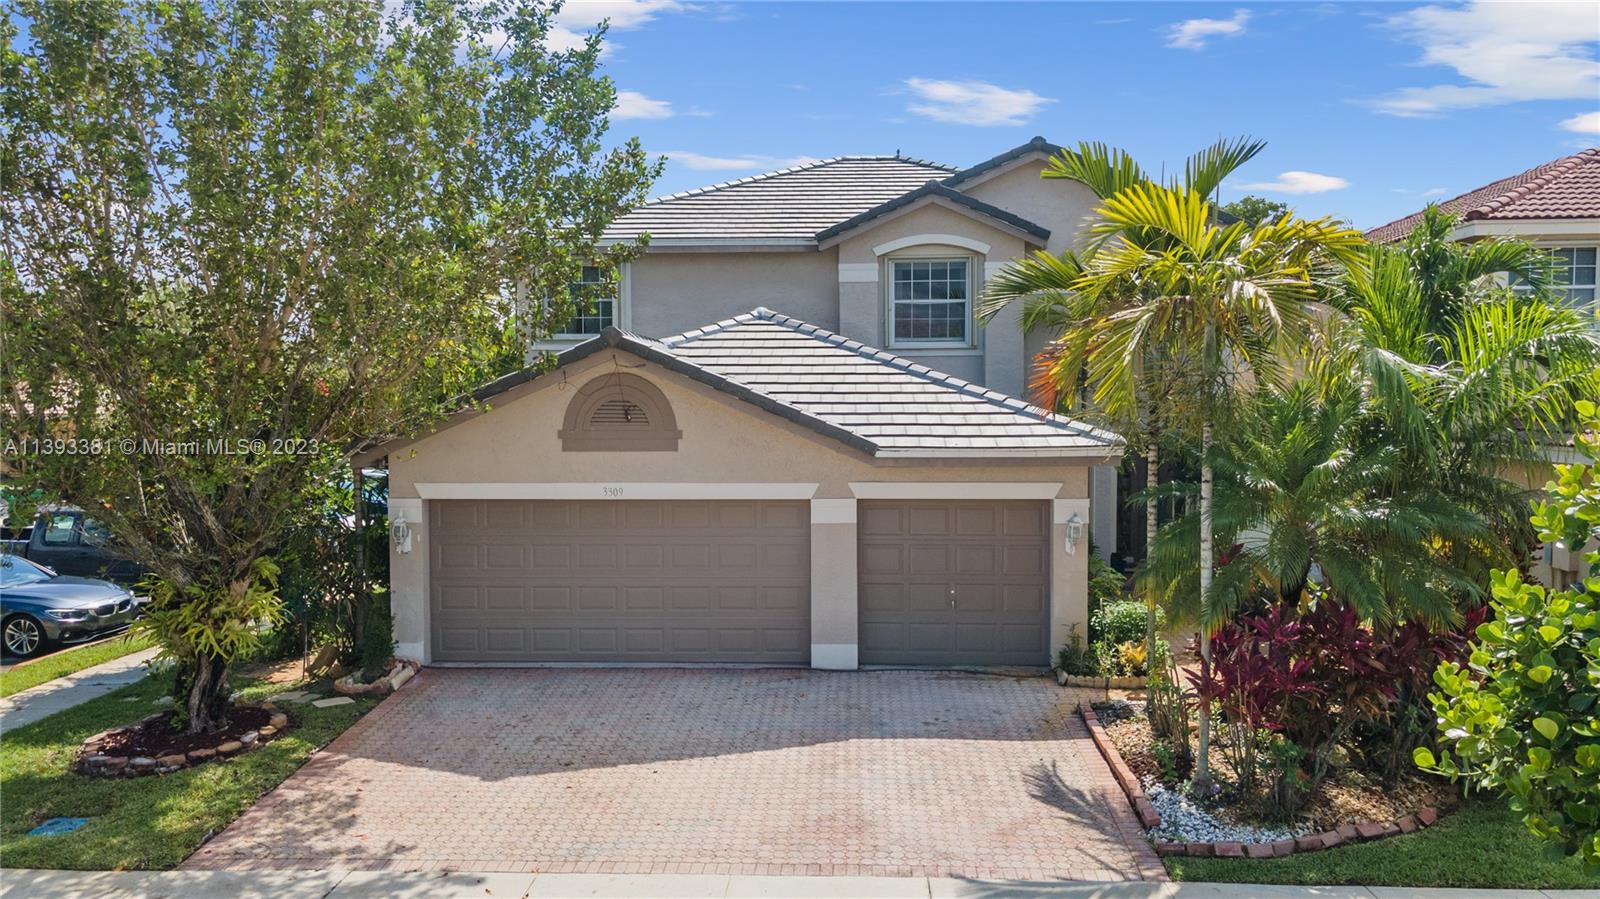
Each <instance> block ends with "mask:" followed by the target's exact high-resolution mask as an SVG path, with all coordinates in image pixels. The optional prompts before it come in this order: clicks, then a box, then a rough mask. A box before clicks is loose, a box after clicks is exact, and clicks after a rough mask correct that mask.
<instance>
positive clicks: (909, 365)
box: [729, 306, 1108, 436]
mask: <svg viewBox="0 0 1600 899" xmlns="http://www.w3.org/2000/svg"><path fill="white" fill-rule="evenodd" d="M758 312H759V313H763V314H761V315H760V316H759V317H761V318H763V319H766V320H768V321H773V322H776V323H778V324H781V325H784V326H785V327H788V328H790V329H791V330H794V331H796V332H799V333H804V334H807V335H809V336H811V337H813V338H816V339H818V340H821V341H822V342H825V343H828V344H831V345H833V346H836V347H839V348H841V349H846V348H847V347H846V346H845V345H846V344H850V343H853V344H855V345H856V346H857V347H860V348H862V349H871V350H873V351H874V352H872V353H865V352H862V351H861V349H853V350H851V352H853V353H855V354H856V355H858V356H863V357H865V358H869V359H872V360H873V361H875V362H880V363H883V364H885V365H889V366H892V367H894V368H898V369H900V370H901V371H904V372H906V373H907V374H912V375H916V376H917V377H919V378H921V379H922V380H924V381H929V382H931V383H934V384H942V385H943V386H945V387H948V388H950V389H952V390H955V391H956V392H958V393H961V394H963V395H966V396H972V397H977V398H978V399H982V400H984V401H986V402H989V403H991V404H993V405H996V406H1000V407H1001V408H1004V409H1008V410H1011V411H1013V412H1018V413H1021V414H1024V415H1027V416H1029V417H1031V418H1034V419H1037V420H1038V421H1040V422H1043V423H1046V424H1052V425H1060V426H1063V427H1065V428H1067V429H1070V430H1074V431H1077V432H1078V433H1089V434H1095V435H1097V436H1098V435H1100V434H1106V433H1108V432H1105V431H1102V430H1101V429H1100V428H1096V427H1093V426H1092V425H1086V424H1084V423H1082V422H1079V421H1075V420H1073V419H1070V418H1066V417H1064V416H1061V415H1057V414H1056V413H1054V412H1051V411H1049V410H1047V409H1044V408H1043V407H1040V406H1036V405H1034V404H1033V403H1029V402H1027V401H1025V400H1021V399H1018V398H1017V397H1014V396H1010V395H1009V394H1005V393H1001V392H1000V391H998V390H992V389H990V388H988V387H984V386H982V385H980V384H974V383H972V382H971V381H968V380H965V379H963V378H958V377H956V376H955V375H952V374H949V373H947V372H942V371H938V370H937V369H934V368H930V367H929V366H926V365H923V364H922V363H920V362H913V361H911V360H910V359H907V358H905V357H903V356H898V355H895V354H894V353H891V352H889V351H888V350H885V349H882V348H879V347H868V346H867V345H866V344H864V343H861V342H860V341H856V340H852V339H851V338H848V337H845V336H843V335H841V334H836V333H834V332H832V331H829V330H827V329H825V328H821V327H818V326H817V325H813V324H811V323H810V322H806V321H802V320H800V319H798V318H794V317H793V316H789V315H785V314H783V313H781V312H774V311H772V310H771V309H768V308H766V307H765V306H758V307H757V308H756V309H755V310H752V311H751V312H750V313H747V314H750V315H756V314H757V313H758ZM729 321H732V320H731V319H730V320H729Z"/></svg>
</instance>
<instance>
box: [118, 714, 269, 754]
mask: <svg viewBox="0 0 1600 899" xmlns="http://www.w3.org/2000/svg"><path fill="white" fill-rule="evenodd" d="M175 714H176V713H175V712H162V713H161V714H159V715H155V716H153V717H151V718H146V719H145V720H144V722H143V723H142V724H141V725H140V726H139V727H136V728H127V729H125V730H119V731H114V732H112V733H110V734H108V735H107V736H106V738H105V740H104V741H102V742H101V744H100V751H101V752H104V753H106V754H107V755H126V756H138V755H145V756H150V757H151V758H159V757H160V756H164V755H175V754H185V755H186V754H188V753H189V752H190V751H191V750H194V749H207V748H210V749H214V748H216V747H218V746H220V745H222V744H223V743H226V742H228V741H229V740H237V739H239V738H240V737H242V736H244V735H245V734H247V733H249V732H250V731H256V732H257V733H259V732H260V731H261V729H262V728H263V727H266V726H267V725H269V724H270V723H271V722H272V712H270V711H268V710H267V709H265V708H263V707H262V706H258V705H247V706H236V707H234V709H233V710H232V711H230V712H229V713H228V726H227V727H225V728H223V729H222V730H220V731H217V732H216V733H210V734H185V733H183V732H181V731H179V730H178V729H177V728H176V727H174V726H173V724H172V719H173V716H174V715H175Z"/></svg>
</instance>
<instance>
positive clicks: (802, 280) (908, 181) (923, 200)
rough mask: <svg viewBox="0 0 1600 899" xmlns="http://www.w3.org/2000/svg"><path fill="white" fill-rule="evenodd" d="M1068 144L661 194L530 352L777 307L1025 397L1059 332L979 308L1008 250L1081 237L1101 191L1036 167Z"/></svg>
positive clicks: (872, 164) (1103, 518) (1111, 513)
mask: <svg viewBox="0 0 1600 899" xmlns="http://www.w3.org/2000/svg"><path fill="white" fill-rule="evenodd" d="M1059 151H1060V147H1058V146H1056V145H1054V144H1052V143H1049V142H1048V141H1046V140H1045V139H1044V138H1042V137H1036V138H1034V139H1033V140H1031V141H1029V142H1028V143H1026V144H1023V145H1022V146H1019V147H1015V148H1013V149H1011V150H1008V151H1006V152H1004V153H1001V154H1000V155H998V156H996V157H994V158H993V159H990V160H988V161H986V162H983V163H980V164H978V165H975V166H972V167H970V168H966V169H959V170H958V169H955V168H953V167H951V166H945V165H940V164H937V163H932V162H925V161H922V160H918V159H910V158H906V157H903V156H899V155H896V156H844V157H839V158H836V159H828V160H823V161H821V162H816V163H810V164H807V165H801V166H796V167H794V168H790V169H784V170H782V171H778V172H771V173H768V174H764V175H756V176H753V177H749V178H742V179H740V180H737V181H731V182H728V183H725V184H717V185H713V186H711V187H706V188H700V189H698V190H691V191H686V192H683V193H679V194H673V195H672V196H668V197H662V198H660V199H656V200H652V201H650V202H649V203H646V204H645V205H644V206H641V207H640V208H638V209H636V210H634V211H633V212H631V213H629V214H627V215H625V216H623V217H622V218H620V219H618V220H617V221H616V222H615V223H614V224H613V225H612V227H611V228H609V229H607V231H606V232H605V235H604V238H603V242H605V243H613V242H632V241H635V240H638V239H639V238H641V237H643V236H644V235H647V234H648V235H649V246H648V250H647V252H645V254H644V255H643V256H642V257H641V258H639V259H638V260H636V261H634V262H632V263H630V264H628V265H626V266H624V267H623V269H622V271H621V272H620V275H619V276H620V283H619V284H618V285H617V287H618V289H617V291H616V296H615V297H614V298H611V299H607V300H601V301H599V302H598V303H596V304H594V307H593V308H592V309H587V310H584V311H585V312H586V313H587V314H583V315H580V316H578V317H577V318H576V319H574V320H573V322H572V323H571V324H570V325H569V326H568V328H567V333H564V334H558V335H556V336H554V337H553V338H551V339H550V340H548V341H545V342H542V343H539V344H536V345H535V347H534V348H533V349H534V350H535V351H552V352H559V351H560V350H562V349H564V348H567V347H570V346H572V345H574V344H575V343H577V342H578V341H580V340H583V339H586V338H588V337H591V336H593V335H595V334H598V333H599V332H600V330H601V329H602V328H604V327H606V326H607V325H616V326H618V327H620V328H622V329H624V330H627V331H631V332H633V333H636V334H641V335H644V336H649V337H660V336H664V335H668V334H675V333H678V332H681V331H685V330H688V329H691V328H695V327H698V326H699V325H701V324H703V323H705V322H709V321H717V320H719V319H723V318H727V317H728V316H732V315H736V314H739V313H741V312H744V311H746V310H748V309H750V308H752V307H754V306H767V307H770V308H772V309H774V310H776V311H777V312H780V313H783V314H785V315H792V316H794V317H796V318H799V319H802V320H804V321H807V322H810V323H811V324H814V325H816V326H818V327H821V328H826V329H828V330H830V331H834V332H836V333H838V334H841V335H843V336H844V337H847V338H850V339H852V340H859V341H861V342H862V343H865V344H867V345H869V346H876V347H883V348H885V349H887V350H889V351H891V352H893V353H895V354H897V355H899V356H902V357H904V358H906V359H910V360H913V361H915V362H918V363H921V364H923V365H926V366H928V367H929V368H931V369H934V370H936V371H942V372H947V373H949V374H952V375H954V376H956V377H959V378H962V379H964V380H967V381H970V382H972V383H974V384H981V385H983V386H985V387H989V388H991V389H993V390H998V391H1000V392H1002V393H1006V394H1009V395H1012V396H1023V395H1024V390H1025V385H1026V383H1027V380H1028V373H1029V367H1030V362H1031V360H1032V359H1033V357H1034V355H1035V354H1037V353H1038V352H1039V351H1040V350H1041V349H1043V348H1044V347H1045V345H1046V343H1047V342H1048V340H1049V339H1050V337H1051V336H1052V335H1049V334H1045V333H1042V332H1037V331H1036V332H1031V333H1027V334H1024V333H1023V332H1022V330H1021V328H1020V327H1019V325H1018V315H1019V310H1018V309H1016V308H1012V309H1008V310H1006V311H1005V312H1003V313H1002V314H1001V315H1000V316H998V317H997V318H996V319H995V320H994V321H992V322H991V323H990V324H989V325H988V326H987V327H982V326H979V324H978V323H977V322H976V321H974V318H973V311H974V309H975V307H976V305H977V298H978V296H979V294H980V293H981V292H982V289H983V284H984V282H985V281H986V280H987V279H988V278H989V277H990V276H992V275H993V274H994V273H995V272H996V271H998V270H999V269H1000V267H1001V266H1003V265H1004V264H1005V263H1006V262H1007V261H1009V260H1011V259H1015V258H1017V257H1019V256H1022V255H1024V254H1026V253H1029V252H1031V251H1034V250H1039V249H1047V250H1050V251H1052V252H1059V251H1061V250H1062V249H1065V248H1067V247H1072V246H1075V245H1077V243H1078V241H1079V239H1080V237H1081V231H1082V229H1083V227H1084V224H1085V222H1086V220H1087V219H1088V218H1089V216H1090V215H1091V213H1092V212H1093V210H1094V208H1095V206H1096V205H1097V203H1096V199H1095V197H1094V195H1093V193H1092V192H1091V191H1089V190H1088V189H1087V188H1085V187H1083V186H1082V185H1079V184H1075V183H1072V182H1069V181H1064V180H1050V181H1044V180H1041V178H1040V177H1039V175H1040V172H1041V171H1042V170H1043V169H1044V168H1045V165H1046V160H1047V159H1048V158H1049V157H1050V156H1051V155H1053V154H1055V153H1057V152H1059ZM599 274H600V273H599V272H598V271H593V270H591V271H587V272H585V277H586V278H592V279H598V278H599ZM1115 462H1116V460H1113V464H1110V465H1104V466H1099V467H1098V468H1097V470H1096V471H1095V472H1094V474H1093V481H1094V486H1093V491H1092V494H1093V500H1094V511H1093V519H1094V520H1093V525H1092V536H1093V538H1094V542H1095V545H1096V547H1097V549H1098V550H1099V551H1100V553H1101V554H1102V555H1104V556H1105V557H1107V558H1111V557H1113V554H1114V553H1115V552H1116V550H1117V546H1118V529H1117V490H1118V486H1117V469H1116V466H1115Z"/></svg>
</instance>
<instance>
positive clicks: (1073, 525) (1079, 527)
mask: <svg viewBox="0 0 1600 899" xmlns="http://www.w3.org/2000/svg"><path fill="white" fill-rule="evenodd" d="M1066 524H1067V554H1068V555H1071V554H1073V553H1075V552H1077V551H1078V541H1079V540H1082V539H1083V519H1082V518H1079V517H1078V513H1076V512H1074V513H1072V514H1071V515H1070V516H1068V517H1067V522H1066Z"/></svg>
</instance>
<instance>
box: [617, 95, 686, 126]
mask: <svg viewBox="0 0 1600 899" xmlns="http://www.w3.org/2000/svg"><path fill="white" fill-rule="evenodd" d="M672 115H673V113H672V104H671V103H669V102H667V101H666V100H657V99H654V98H653V97H647V96H645V95H644V94H641V93H639V92H638V91H617V108H616V109H613V110H611V118H613V119H615V120H617V121H622V120H624V119H670V118H672Z"/></svg>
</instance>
